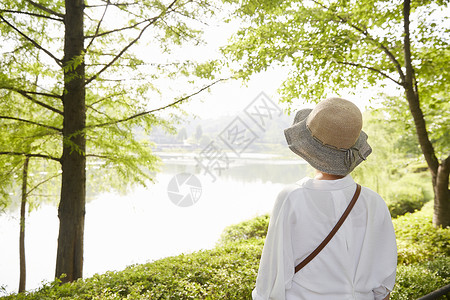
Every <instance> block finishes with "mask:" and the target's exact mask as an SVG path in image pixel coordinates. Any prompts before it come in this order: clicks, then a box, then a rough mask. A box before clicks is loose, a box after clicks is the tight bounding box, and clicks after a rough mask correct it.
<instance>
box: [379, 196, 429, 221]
mask: <svg viewBox="0 0 450 300" xmlns="http://www.w3.org/2000/svg"><path fill="white" fill-rule="evenodd" d="M428 200H429V199H426V198H425V197H424V195H423V193H417V192H412V193H401V194H395V195H392V196H390V197H388V198H387V199H386V202H387V206H388V208H389V212H390V213H391V217H392V218H396V217H398V216H401V215H404V214H406V213H408V212H409V213H412V212H415V211H416V210H419V209H421V208H422V206H423V205H424V204H425V203H426V202H427V201H428Z"/></svg>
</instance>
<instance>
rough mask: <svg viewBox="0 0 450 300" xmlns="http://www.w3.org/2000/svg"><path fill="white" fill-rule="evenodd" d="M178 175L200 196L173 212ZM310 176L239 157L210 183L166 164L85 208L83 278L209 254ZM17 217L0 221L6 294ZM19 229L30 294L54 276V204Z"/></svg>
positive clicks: (302, 168)
mask: <svg viewBox="0 0 450 300" xmlns="http://www.w3.org/2000/svg"><path fill="white" fill-rule="evenodd" d="M182 172H188V173H193V174H196V176H197V177H198V178H199V179H200V182H201V185H202V195H201V198H200V199H199V201H198V202H197V203H196V204H195V205H193V206H191V207H178V206H176V205H174V204H173V203H172V202H171V201H170V200H169V198H168V194H167V186H168V184H169V182H170V180H171V179H172V178H173V176H175V175H176V174H178V173H182ZM310 172H311V169H310V167H308V166H307V165H305V164H302V163H301V162H299V161H281V160H268V159H267V160H255V159H249V160H244V159H242V160H236V161H234V162H233V163H232V164H230V166H229V168H228V169H226V170H223V171H222V172H221V174H220V176H217V178H216V180H215V181H213V179H212V178H211V176H209V175H208V174H207V173H206V174H205V172H204V170H202V169H201V168H199V167H198V166H196V164H195V161H193V160H185V161H181V160H166V161H165V164H164V166H163V169H162V172H161V173H158V174H156V183H155V184H151V185H149V187H148V188H142V187H139V188H135V189H133V190H132V191H130V192H129V193H127V194H126V195H120V194H117V193H112V192H107V193H101V194H98V195H96V196H95V197H94V199H93V200H92V201H90V202H89V203H88V204H87V205H86V224H85V253H84V261H85V264H84V276H85V277H86V276H92V275H93V274H95V273H103V272H105V271H107V270H120V269H123V268H124V267H125V266H127V265H130V264H134V263H145V262H147V261H151V260H154V259H158V258H161V257H165V256H170V255H176V254H179V253H187V252H192V251H196V250H200V249H208V248H212V247H214V245H215V243H216V241H217V240H218V238H219V236H220V234H221V232H222V231H223V229H224V228H225V227H226V226H228V225H230V224H234V223H237V222H240V221H242V220H245V219H249V218H251V217H254V216H256V215H260V214H264V213H267V212H270V210H271V209H272V206H273V202H274V200H275V197H276V195H277V194H278V193H279V191H280V190H281V189H282V188H283V186H284V185H285V184H286V183H292V182H295V181H297V180H298V179H300V178H302V177H303V176H305V175H307V174H310ZM18 215H19V212H18V211H14V212H8V213H7V214H3V215H0V245H1V248H0V251H1V255H0V285H1V286H5V287H6V290H7V291H8V292H12V291H15V290H16V289H17V286H18V278H19V257H18V236H19V218H18ZM26 226H27V227H26V228H27V239H26V254H27V277H28V278H27V289H28V290H30V289H34V288H37V287H38V286H39V285H40V283H41V281H42V280H46V281H51V280H52V276H53V275H54V266H55V261H56V241H57V234H58V232H57V231H58V219H57V209H56V206H55V205H52V204H45V205H42V206H41V207H40V208H39V209H37V210H35V211H33V212H32V213H31V214H30V215H29V216H28V218H27V224H26Z"/></svg>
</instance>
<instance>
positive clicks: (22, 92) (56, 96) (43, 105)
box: [0, 87, 63, 115]
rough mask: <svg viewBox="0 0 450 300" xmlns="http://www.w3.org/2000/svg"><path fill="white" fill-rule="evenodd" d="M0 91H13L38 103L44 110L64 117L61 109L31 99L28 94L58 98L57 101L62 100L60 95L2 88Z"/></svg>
mask: <svg viewBox="0 0 450 300" xmlns="http://www.w3.org/2000/svg"><path fill="white" fill-rule="evenodd" d="M0 89H5V90H11V91H14V92H17V93H19V94H21V95H22V96H24V97H25V98H27V99H28V100H30V101H31V102H33V103H36V104H38V105H40V106H42V107H44V108H47V109H48V110H51V111H53V112H55V113H57V114H60V115H63V112H62V111H60V110H59V109H56V108H54V107H53V106H50V105H48V104H45V103H44V102H41V101H39V100H36V99H34V98H33V97H31V96H30V95H28V94H34V95H41V96H46V97H53V98H57V99H61V97H60V96H58V95H53V94H47V93H40V92H30V91H24V90H19V89H16V88H13V87H11V88H10V87H1V88H0Z"/></svg>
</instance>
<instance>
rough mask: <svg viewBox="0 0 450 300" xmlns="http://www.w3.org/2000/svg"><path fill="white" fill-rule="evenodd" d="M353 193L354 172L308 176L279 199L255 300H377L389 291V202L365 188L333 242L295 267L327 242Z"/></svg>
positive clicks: (393, 252) (392, 267) (392, 250)
mask: <svg viewBox="0 0 450 300" xmlns="http://www.w3.org/2000/svg"><path fill="white" fill-rule="evenodd" d="M355 190H356V183H355V182H354V181H353V178H352V177H351V176H350V175H347V176H346V177H344V178H342V179H338V180H316V179H311V178H305V179H303V180H301V181H299V182H297V183H296V184H294V185H291V186H288V187H286V188H285V189H283V190H282V191H281V193H280V194H279V195H278V198H277V200H276V202H275V206H274V208H273V212H272V215H271V218H270V222H269V229H268V233H267V237H266V241H265V244H264V249H263V253H262V257H261V261H260V265H259V272H258V277H257V280H256V287H255V289H254V290H253V293H252V296H253V299H254V300H266V299H273V300H285V299H286V300H294V299H295V300H300V299H305V300H330V299H332V300H347V299H358V300H366V299H367V300H369V299H371V300H373V299H376V300H379V299H384V298H385V297H386V296H387V294H388V293H389V292H390V291H392V289H393V287H394V283H395V272H396V267H397V246H396V241H395V233H394V228H393V226H392V221H391V216H390V214H389V210H388V209H387V206H386V203H385V202H384V200H383V199H382V198H381V197H380V196H379V195H378V194H377V193H375V192H374V191H372V190H370V189H368V188H365V187H362V190H361V194H360V196H359V198H358V201H357V202H356V204H355V206H354V207H353V210H352V211H351V212H350V214H349V216H348V217H347V219H346V220H345V222H344V224H343V225H342V227H341V228H340V229H339V231H338V232H337V233H336V235H335V236H334V237H333V239H332V240H331V241H330V242H329V243H328V245H327V246H326V247H325V248H324V249H323V250H322V251H321V252H320V253H319V254H318V255H317V256H316V257H315V258H314V259H313V260H312V261H311V262H309V264H307V265H306V266H305V267H304V268H303V269H301V270H300V271H299V272H297V273H296V274H294V268H295V266H296V265H297V264H299V263H300V262H301V261H302V260H303V259H304V258H306V256H308V255H309V254H310V253H311V252H312V251H314V249H315V248H316V247H317V246H318V245H319V244H320V243H321V242H322V241H323V239H324V238H325V237H326V236H327V235H328V233H329V232H330V231H331V229H332V228H333V227H334V225H335V224H336V222H337V221H338V220H339V218H340V217H341V215H342V213H343V212H344V210H345V209H346V208H347V205H348V204H349V202H350V200H351V198H352V197H353V194H354V193H355Z"/></svg>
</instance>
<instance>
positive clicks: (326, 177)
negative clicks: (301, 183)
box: [314, 170, 345, 180]
mask: <svg viewBox="0 0 450 300" xmlns="http://www.w3.org/2000/svg"><path fill="white" fill-rule="evenodd" d="M344 177H345V176H342V175H333V174H328V173H324V172H322V171H319V170H316V176H314V179H317V180H337V179H341V178H344Z"/></svg>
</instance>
